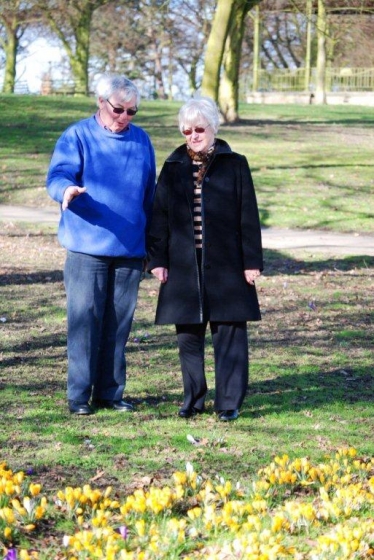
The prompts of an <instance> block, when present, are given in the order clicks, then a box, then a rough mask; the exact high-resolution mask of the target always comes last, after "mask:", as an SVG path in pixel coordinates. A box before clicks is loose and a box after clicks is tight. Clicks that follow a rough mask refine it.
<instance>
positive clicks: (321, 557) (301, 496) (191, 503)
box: [0, 449, 374, 560]
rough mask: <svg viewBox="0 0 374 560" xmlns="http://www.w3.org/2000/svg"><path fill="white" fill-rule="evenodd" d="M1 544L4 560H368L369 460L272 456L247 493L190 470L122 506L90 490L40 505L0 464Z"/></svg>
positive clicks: (348, 453)
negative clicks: (59, 529) (49, 536)
mask: <svg viewBox="0 0 374 560" xmlns="http://www.w3.org/2000/svg"><path fill="white" fill-rule="evenodd" d="M61 520H65V521H67V522H68V523H69V524H70V526H71V527H72V529H73V530H72V531H71V532H69V533H66V534H65V536H64V537H63V538H62V539H61V542H60V543H59V545H58V546H56V545H54V546H53V547H52V548H53V549H51V548H49V550H45V546H44V545H43V539H44V538H45V536H46V534H45V531H46V528H45V527H46V525H48V526H50V527H51V526H53V525H54V524H55V525H57V524H58V523H59V522H61ZM47 522H48V523H47ZM30 535H32V539H30ZM28 539H29V540H30V541H31V540H32V543H33V546H32V547H28V546H26V545H27V543H28ZM39 542H40V546H37V545H36V544H35V543H39ZM0 543H2V544H3V557H4V559H5V560H18V559H21V560H29V559H38V560H47V559H48V560H51V559H55V560H58V559H68V560H83V559H91V558H92V559H94V558H100V559H107V560H117V559H119V560H151V559H154V560H159V559H169V560H172V559H177V558H184V559H185V560H189V559H191V560H192V559H205V560H226V559H234V558H235V559H250V560H256V559H258V560H278V559H281V558H295V559H308V560H340V559H349V560H353V559H356V558H357V559H369V558H374V458H362V457H358V455H357V452H356V450H355V449H340V450H338V451H337V453H336V454H335V455H334V456H331V457H327V458H326V460H325V462H323V463H320V464H313V463H311V462H310V461H309V460H308V459H307V458H297V459H294V460H291V459H290V458H289V457H288V456H286V455H284V456H279V457H275V458H274V460H273V462H272V463H271V464H270V465H268V466H267V467H265V468H263V469H261V470H260V471H259V472H258V475H257V477H256V479H254V480H253V482H252V484H251V485H249V486H247V487H242V486H241V485H240V484H239V483H238V484H235V485H233V484H232V483H231V482H230V481H228V480H223V479H217V480H210V479H207V478H205V477H204V476H200V475H198V474H197V473H196V472H195V470H194V469H193V467H192V465H191V464H189V463H188V464H187V467H186V471H185V472H176V473H174V475H173V478H172V480H171V482H170V484H169V485H168V486H164V487H155V486H150V487H149V488H148V489H146V490H145V489H139V490H136V491H135V492H134V493H133V494H131V495H130V496H127V497H124V498H123V499H120V498H114V497H112V489H111V488H110V487H109V488H107V489H106V490H105V491H100V490H98V489H94V488H92V487H91V486H90V485H85V486H83V487H82V488H71V487H67V488H65V489H64V490H60V491H59V492H58V493H57V495H56V496H52V497H46V496H43V495H42V487H41V485H39V484H34V483H30V482H28V477H27V476H26V475H25V474H24V473H23V472H16V473H14V472H12V471H11V470H10V469H9V468H8V467H7V466H6V465H5V464H4V463H3V464H0ZM25 543H26V545H25Z"/></svg>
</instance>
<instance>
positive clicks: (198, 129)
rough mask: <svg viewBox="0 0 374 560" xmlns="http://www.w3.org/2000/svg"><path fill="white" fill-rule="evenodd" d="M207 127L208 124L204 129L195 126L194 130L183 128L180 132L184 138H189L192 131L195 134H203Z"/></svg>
mask: <svg viewBox="0 0 374 560" xmlns="http://www.w3.org/2000/svg"><path fill="white" fill-rule="evenodd" d="M208 126H210V124H208V125H207V126H206V127H205V128H204V127H203V126H195V128H185V129H184V130H182V134H184V135H185V136H190V135H191V134H192V133H193V131H195V132H197V134H203V133H204V132H205V131H206V129H207V128H208Z"/></svg>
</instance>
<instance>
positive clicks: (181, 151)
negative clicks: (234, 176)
mask: <svg viewBox="0 0 374 560" xmlns="http://www.w3.org/2000/svg"><path fill="white" fill-rule="evenodd" d="M231 153H232V150H231V148H230V146H229V145H228V143H227V142H226V141H225V140H221V139H220V138H216V150H215V152H214V156H213V157H216V156H217V155H220V154H231ZM189 160H190V158H189V156H188V154H187V150H186V144H182V145H181V146H179V147H178V148H177V149H176V150H174V152H172V153H171V154H170V156H169V157H168V158H167V159H166V161H167V163H171V162H176V163H183V162H185V161H189Z"/></svg>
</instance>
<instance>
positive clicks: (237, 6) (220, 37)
mask: <svg viewBox="0 0 374 560" xmlns="http://www.w3.org/2000/svg"><path fill="white" fill-rule="evenodd" d="M260 1H261V0H218V1H217V8H216V13H215V16H214V20H213V24H212V29H211V32H210V35H209V39H208V43H207V50H206V54H205V65H204V75H203V81H202V93H203V95H207V96H209V97H211V98H212V99H214V100H215V101H216V102H218V99H219V90H220V77H221V66H222V61H223V58H224V53H225V49H226V40H227V38H228V35H229V32H230V29H232V31H233V33H230V46H229V47H228V48H227V49H228V50H227V51H226V52H227V53H228V52H229V51H230V50H231V49H232V47H231V45H236V46H237V47H238V48H239V52H238V53H237V55H236V57H234V58H235V60H233V61H232V65H231V62H229V61H228V59H227V60H226V63H227V64H228V66H230V65H231V66H232V68H237V74H236V76H235V72H232V75H231V77H230V81H231V82H235V81H236V82H238V75H239V62H240V54H241V53H240V47H241V38H240V36H239V37H235V36H234V35H235V32H236V33H238V34H239V35H240V26H238V25H237V23H235V21H234V23H233V20H236V17H237V15H238V12H239V14H242V13H243V12H244V11H245V13H247V12H248V11H249V10H251V9H252V8H253V6H255V5H256V4H258V3H259V2H260ZM232 25H233V27H231V26H232ZM230 73H231V70H230ZM225 96H226V93H224V94H223V97H225ZM234 118H235V119H237V118H238V116H237V115H236V116H235V117H234Z"/></svg>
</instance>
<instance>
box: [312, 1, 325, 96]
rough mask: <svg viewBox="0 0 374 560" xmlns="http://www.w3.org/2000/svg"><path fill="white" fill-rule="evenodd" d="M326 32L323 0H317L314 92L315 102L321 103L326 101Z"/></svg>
mask: <svg viewBox="0 0 374 560" xmlns="http://www.w3.org/2000/svg"><path fill="white" fill-rule="evenodd" d="M326 32H327V16H326V6H325V0H318V15H317V37H318V52H317V83H316V93H315V103H316V104H317V105H323V104H325V103H326Z"/></svg>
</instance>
